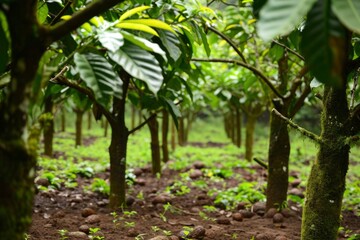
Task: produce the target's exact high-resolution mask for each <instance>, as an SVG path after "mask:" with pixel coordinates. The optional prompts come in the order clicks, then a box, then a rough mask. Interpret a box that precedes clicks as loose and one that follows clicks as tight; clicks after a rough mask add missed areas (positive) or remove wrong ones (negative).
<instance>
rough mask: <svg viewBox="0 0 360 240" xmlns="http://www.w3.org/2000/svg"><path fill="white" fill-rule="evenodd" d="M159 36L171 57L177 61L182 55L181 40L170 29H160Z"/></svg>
mask: <svg viewBox="0 0 360 240" xmlns="http://www.w3.org/2000/svg"><path fill="white" fill-rule="evenodd" d="M159 36H160V40H161V42H162V44H163V45H164V47H165V48H166V50H167V51H168V53H169V55H170V58H171V59H172V60H174V61H175V62H176V61H177V60H178V59H179V58H180V56H181V51H180V49H179V47H178V46H179V44H180V42H179V40H178V39H177V37H176V35H175V34H173V33H171V32H168V31H159Z"/></svg>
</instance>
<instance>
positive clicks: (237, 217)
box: [232, 213, 243, 222]
mask: <svg viewBox="0 0 360 240" xmlns="http://www.w3.org/2000/svg"><path fill="white" fill-rule="evenodd" d="M232 218H233V219H234V220H235V221H238V222H242V220H243V215H242V214H241V213H234V214H233V215H232Z"/></svg>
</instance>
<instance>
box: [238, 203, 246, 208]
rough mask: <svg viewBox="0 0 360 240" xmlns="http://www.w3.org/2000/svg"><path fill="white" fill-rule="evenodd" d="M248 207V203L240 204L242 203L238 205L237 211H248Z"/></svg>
mask: <svg viewBox="0 0 360 240" xmlns="http://www.w3.org/2000/svg"><path fill="white" fill-rule="evenodd" d="M246 205H247V203H245V202H240V203H238V205H237V210H243V209H246Z"/></svg>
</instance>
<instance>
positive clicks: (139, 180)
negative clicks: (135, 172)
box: [135, 178, 146, 186]
mask: <svg viewBox="0 0 360 240" xmlns="http://www.w3.org/2000/svg"><path fill="white" fill-rule="evenodd" d="M135 184H137V185H140V186H145V184H146V180H145V179H143V178H136V179H135Z"/></svg>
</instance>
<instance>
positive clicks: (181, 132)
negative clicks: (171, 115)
mask: <svg viewBox="0 0 360 240" xmlns="http://www.w3.org/2000/svg"><path fill="white" fill-rule="evenodd" d="M178 121H179V129H178V143H179V146H184V145H185V139H184V134H185V133H184V132H185V129H184V128H185V126H184V118H183V117H179V120H178Z"/></svg>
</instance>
